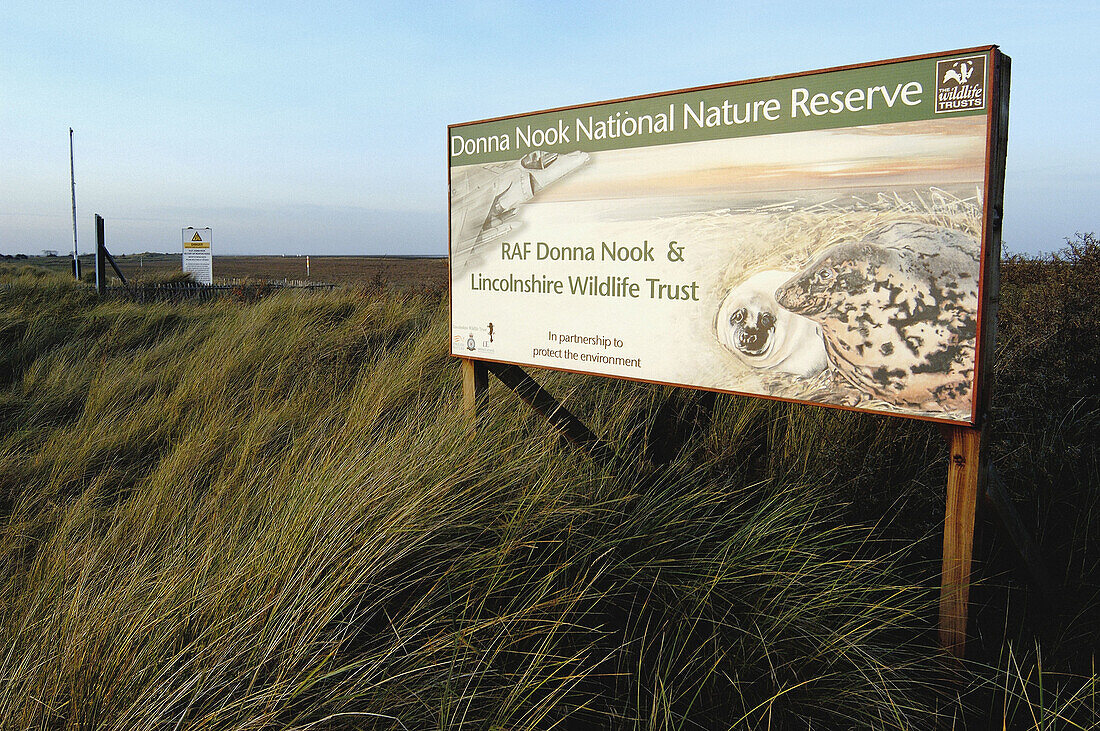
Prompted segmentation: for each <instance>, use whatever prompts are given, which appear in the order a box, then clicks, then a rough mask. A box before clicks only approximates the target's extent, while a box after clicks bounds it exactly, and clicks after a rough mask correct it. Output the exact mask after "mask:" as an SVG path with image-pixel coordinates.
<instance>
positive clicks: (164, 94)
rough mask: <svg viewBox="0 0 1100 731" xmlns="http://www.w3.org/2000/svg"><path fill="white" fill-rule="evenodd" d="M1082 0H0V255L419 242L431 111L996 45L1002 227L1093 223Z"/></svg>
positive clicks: (1096, 223)
mask: <svg viewBox="0 0 1100 731" xmlns="http://www.w3.org/2000/svg"><path fill="white" fill-rule="evenodd" d="M1098 27H1100V3H1096V2H1080V3H1059V2H1044V3H1031V2H1028V3H1011V2H1008V3H1006V2H996V3H994V2H984V1H983V2H966V1H964V0H959V1H958V2H930V3H884V2H876V3H870V2H843V1H840V0H838V1H834V2H830V3H808V2H805V3H783V2H772V3H766V4H757V3H752V4H744V3H735V2H722V3H686V2H669V3H665V2H649V3H643V2H592V1H591V0H588V1H587V2H560V3H554V2H541V3H536V2H472V3H463V2H450V3H423V4H416V5H413V4H409V5H406V4H391V3H369V2H362V3H344V2H329V3H320V4H317V5H316V6H314V5H312V4H308V3H302V2H294V3H283V2H265V3H207V2H193V3H179V2H172V3H158V2H143V3H122V2H110V1H103V2H98V3H77V2H73V3H54V2H24V1H23V0H15V1H14V2H12V1H11V0H8V2H5V3H3V4H0V253H9V254H10V253H16V252H20V251H22V252H27V253H38V252H40V251H42V250H44V249H57V250H59V251H61V252H67V251H71V249H72V219H71V202H70V193H69V140H68V130H69V127H73V128H74V129H75V130H76V180H77V198H78V200H77V205H78V214H79V217H78V224H79V238H80V243H81V249H82V250H83V251H88V250H89V248H90V244H91V242H92V240H93V225H92V220H93V214H95V213H99V214H101V215H103V216H104V218H105V219H106V220H107V236H108V245H109V247H110V248H111V249H112V251H114V252H116V253H128V252H137V251H178V250H179V246H180V229H181V228H182V227H184V226H210V227H212V228H213V231H214V252H215V254H229V253H275V254H278V253H311V254H334V253H351V254H382V253H391V254H444V253H446V250H447V241H446V231H447V208H446V191H447V183H446V164H447V150H446V126H447V124H449V123H454V122H464V121H470V120H474V119H483V118H487V117H494V116H499V115H506V114H515V113H521V112H527V111H533V110H537V109H545V108H550V107H557V106H565V105H571V104H579V103H584V102H591V101H599V100H603V99H611V98H617V97H623V96H630V95H635V94H645V93H651V92H657V91H664V90H669V89H678V88H685V87H692V86H699V85H705V84H716V83H723V82H729V81H737V80H740V79H748V78H755V77H761V76H770V75H776V74H784V73H792V72H798V71H805V70H810V69H817V68H825V67H831V66H837V65H843V64H849V63H858V62H864V61H873V60H877V59H884V58H894V57H900V56H907V55H915V54H921V53H929V52H935V51H945V50H951V49H955V48H966V47H971V46H978V45H986V44H990V43H996V44H999V45H1000V46H1001V49H1002V50H1003V51H1004V52H1005V53H1006V54H1008V55H1009V56H1011V57H1012V60H1013V69H1012V94H1011V100H1012V101H1011V121H1010V124H1009V156H1008V169H1007V175H1006V187H1005V191H1006V193H1005V218H1004V234H1003V239H1004V242H1005V246H1006V248H1007V250H1008V251H1010V252H1011V251H1017V252H1034V251H1039V250H1044V251H1050V250H1054V249H1057V248H1059V247H1060V246H1061V245H1062V242H1063V239H1064V238H1065V237H1068V236H1072V235H1073V234H1074V232H1076V231H1082V232H1085V231H1100V220H1098V216H1097V213H1096V210H1097V206H1096V203H1097V201H1100V195H1098V193H1100V182H1098V176H1097V175H1096V170H1097V169H1098V168H1100V146H1098V145H1097V141H1098V140H1097V137H1098V135H1097V131H1098V125H1097V109H1098V107H1100V72H1098V71H1097V69H1098V68H1100V51H1098V50H1097V44H1096V42H1095V38H1094V35H1095V33H1096V29H1097V28H1098Z"/></svg>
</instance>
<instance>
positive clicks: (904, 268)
mask: <svg viewBox="0 0 1100 731" xmlns="http://www.w3.org/2000/svg"><path fill="white" fill-rule="evenodd" d="M978 259H979V247H978V242H977V241H976V240H975V239H974V238H973V237H971V236H968V235H967V234H964V233H962V232H960V231H955V230H953V229H949V228H944V227H942V226H934V225H930V224H923V223H895V224H891V225H889V226H886V227H885V228H882V229H880V230H878V231H876V232H874V233H873V234H871V235H869V236H867V237H866V238H864V239H862V240H859V241H853V242H846V243H840V244H836V245H834V246H831V247H829V248H828V249H826V250H825V251H823V252H821V254H820V255H818V256H817V257H816V258H815V259H814V260H813V261H812V262H811V263H810V264H809V266H807V267H806V268H805V269H804V270H803V271H802V272H801V273H799V274H798V275H796V276H794V277H792V278H791V279H790V280H789V281H787V282H785V283H784V284H782V285H781V286H779V288H778V289H777V290H776V293H775V298H776V301H777V302H778V303H779V305H781V306H782V307H784V308H786V309H788V310H790V311H791V312H795V313H798V314H800V315H804V316H805V317H809V318H810V319H812V320H814V321H815V322H817V323H818V324H820V325H821V330H822V333H823V334H824V336H825V348H826V350H827V351H828V354H829V360H830V361H831V362H832V363H833V365H834V366H835V368H836V370H837V371H838V372H839V373H840V375H841V376H842V377H843V378H844V380H846V381H847V382H849V383H850V384H852V385H853V386H855V387H856V388H857V389H859V390H860V391H862V392H864V393H866V394H868V395H871V396H873V397H877V398H879V399H882V400H883V401H887V402H889V403H891V404H894V405H896V406H899V407H902V408H911V409H920V410H924V411H952V412H962V413H969V412H970V407H971V399H972V388H973V379H974V357H975V342H976V337H977V324H978V314H977V313H978V276H979V261H978Z"/></svg>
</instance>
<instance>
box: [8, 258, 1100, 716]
mask: <svg viewBox="0 0 1100 731" xmlns="http://www.w3.org/2000/svg"><path fill="white" fill-rule="evenodd" d="M280 258H281V257H280ZM173 259H174V260H176V263H175V264H173V268H174V267H175V266H176V265H178V259H177V258H176V257H173ZM318 260H320V258H318ZM313 261H314V260H313V259H312V258H311V265H313ZM51 263H53V262H51ZM268 263H271V264H272V266H274V263H273V262H266V261H265V263H264V266H267V264H268ZM298 263H302V264H303V266H304V262H297V263H295V264H294V265H295V266H297V265H298ZM280 264H281V262H280ZM390 264H392V268H391V269H388V270H384V271H388V272H389V273H390V274H391V275H393V277H389V276H386V277H385V278H383V279H381V280H379V278H377V277H375V276H374V274H373V273H372V272H371V271H369V270H364V271H363V272H362V277H361V278H360V281H359V283H357V284H349V285H348V286H341V287H338V288H336V289H334V290H332V291H314V292H308V291H282V292H278V293H274V294H270V295H269V296H261V297H258V298H250V299H247V300H242V299H239V298H235V297H232V296H227V297H223V298H220V299H214V300H211V301H207V302H202V303H199V302H186V301H185V302H176V303H171V302H157V303H147V304H139V303H135V302H132V301H129V300H126V299H123V298H118V297H112V298H109V299H104V300H100V299H98V298H97V297H96V295H95V294H94V293H93V292H92V290H91V289H90V288H89V287H88V286H86V285H80V284H76V283H74V282H72V281H71V280H70V279H66V278H65V277H64V276H62V275H61V274H58V273H56V272H50V271H49V270H47V269H45V268H43V267H41V266H30V265H27V263H26V262H8V263H0V606H2V607H3V611H2V612H0V727H2V728H4V729H51V730H52V729H73V730H76V729H127V730H131V729H196V730H197V729H235V730H240V731H244V730H245V729H299V730H301V731H307V730H310V729H317V730H319V729H325V730H333V729H386V730H391V729H392V730H394V731H396V730H399V729H405V730H410V731H411V730H414V729H415V730H419V729H460V728H464V729H471V730H475V729H476V730H479V731H480V730H491V729H497V730H504V729H508V730H509V731H511V730H514V729H530V730H531V731H536V730H545V729H551V728H561V729H654V730H656V729H685V730H687V729H730V728H738V729H739V728H759V729H807V728H813V729H848V728H861V729H862V728H884V729H886V728H888V729H917V730H922V731H923V730H925V729H935V728H955V729H961V728H973V729H987V728H998V729H999V728H1008V729H1017V728H1020V729H1048V728H1049V729H1053V728H1058V729H1075V728H1080V729H1083V728H1096V727H1097V724H1098V723H1100V692H1098V681H1100V677H1098V675H1097V668H1096V657H1097V645H1098V637H1100V540H1097V537H1098V536H1100V450H1098V449H1097V447H1098V436H1097V435H1098V434H1100V246H1098V245H1097V243H1096V241H1095V240H1094V239H1093V238H1092V237H1091V236H1083V237H1078V239H1077V240H1075V241H1073V242H1070V244H1069V246H1068V247H1067V248H1066V249H1065V250H1063V251H1062V252H1060V253H1059V254H1057V255H1054V256H1049V257H1041V258H1026V257H1011V258H1009V259H1007V260H1006V261H1005V262H1004V264H1003V268H1002V279H1003V284H1002V293H1001V315H1000V324H999V340H998V352H997V372H996V385H995V391H994V393H995V396H994V413H993V415H992V421H991V429H992V447H991V458H992V461H993V463H994V464H995V465H996V467H997V469H998V471H999V472H1000V473H1001V474H1002V475H1003V476H1004V478H1005V481H1006V483H1007V485H1008V489H1009V491H1010V492H1011V494H1012V496H1013V498H1014V500H1015V501H1016V504H1017V506H1018V508H1019V510H1020V512H1021V514H1022V516H1023V519H1024V522H1025V523H1026V524H1027V525H1028V527H1029V528H1030V529H1031V530H1032V531H1033V532H1034V534H1035V536H1036V538H1037V540H1038V542H1039V545H1040V548H1041V550H1042V553H1043V558H1044V560H1045V562H1046V565H1047V567H1048V570H1049V573H1050V582H1051V584H1052V586H1053V589H1052V590H1051V591H1049V592H1046V593H1039V592H1037V591H1035V590H1034V589H1032V588H1030V587H1029V586H1028V584H1027V581H1026V578H1025V576H1024V574H1023V572H1022V571H1021V570H1020V567H1019V564H1018V562H1017V561H1016V560H1015V558H1014V557H1013V554H1012V550H1011V548H1010V545H1009V544H1008V542H1007V541H1006V540H1005V539H1004V538H1003V535H1002V534H1001V533H1000V532H999V531H998V529H997V528H996V526H995V525H994V524H993V522H992V519H991V518H990V517H989V515H990V511H985V512H984V513H983V517H981V518H980V522H981V528H982V531H981V535H980V539H979V541H978V544H977V547H976V559H977V563H976V566H975V579H976V581H977V584H976V585H975V587H974V589H973V592H972V599H973V609H972V622H971V634H970V642H969V646H968V656H969V659H968V660H967V662H965V663H963V664H957V663H955V662H953V661H952V660H951V659H950V658H948V657H946V656H945V655H943V654H942V653H941V652H940V651H939V650H938V649H937V647H936V632H935V623H936V603H937V592H938V588H937V587H938V572H939V560H940V550H941V545H942V543H941V541H942V521H943V510H944V484H945V474H946V461H947V451H946V448H945V446H944V444H943V441H942V439H941V437H940V435H939V433H938V431H937V430H936V428H935V427H934V426H933V425H931V424H927V423H923V422H915V421H911V420H903V419H897V418H885V417H874V416H868V415H861V414H854V413H849V412H841V411H834V410H829V409H824V408H814V407H803V406H794V405H788V404H781V403H775V402H767V401H762V400H758V399H748V398H741V397H734V396H724V395H719V396H713V395H709V394H705V393H701V392H694V391H688V390H683V389H671V388H663V387H656V386H649V385H644V384H632V383H626V382H620V381H613V380H608V379H600V378H586V377H579V376H573V375H568V374H561V373H553V372H546V371H538V372H535V375H536V377H537V378H538V379H539V381H540V382H541V383H543V384H544V386H545V387H546V388H547V389H549V390H550V391H551V392H553V393H554V394H555V395H557V396H558V397H559V398H560V399H563V400H564V401H565V403H566V404H567V406H568V408H570V409H571V410H572V411H573V412H574V413H577V414H578V415H580V416H581V417H582V418H583V419H584V420H585V421H586V422H587V423H588V425H589V426H590V427H591V428H592V429H593V430H594V431H596V432H597V433H599V434H601V435H602V436H604V437H605V438H607V439H608V440H609V441H610V442H611V443H612V444H613V445H614V446H615V448H616V450H617V452H618V458H617V459H615V460H613V461H611V462H609V463H606V464H604V463H596V462H593V461H591V460H588V459H587V458H586V457H584V456H583V455H582V454H579V453H578V452H577V451H576V450H574V449H572V448H571V447H570V446H569V445H567V444H564V443H563V442H562V441H561V439H560V438H559V437H558V435H557V434H556V433H555V432H554V431H553V429H552V428H551V427H549V426H548V425H547V424H546V423H545V422H544V421H543V420H542V419H540V418H538V417H537V416H535V415H533V414H532V412H531V411H530V410H529V409H527V408H526V407H525V406H524V405H523V404H522V403H521V402H519V401H518V399H516V398H515V397H514V396H513V395H512V394H511V392H509V391H507V390H506V389H504V388H503V387H502V386H501V385H500V384H499V383H495V384H493V385H492V386H491V388H490V390H489V393H488V397H487V399H486V403H485V407H484V414H483V418H482V419H481V421H480V423H479V425H478V431H477V434H476V438H474V437H472V436H471V433H470V431H469V430H468V427H467V424H466V421H465V419H464V416H463V412H462V409H461V403H460V402H461V387H460V380H459V371H458V366H457V363H456V361H455V360H454V359H452V358H451V357H450V356H449V355H448V354H447V342H448V322H447V300H446V295H445V293H444V292H443V291H442V288H443V286H445V284H446V282H445V279H446V274H445V272H446V262H445V261H441V260H436V261H434V262H431V263H430V264H424V265H422V266H424V267H427V269H417V268H416V267H415V266H414V267H413V269H411V270H410V271H411V272H412V273H407V274H404V275H401V276H402V277H404V278H405V279H406V280H408V279H410V278H411V280H412V285H410V284H409V282H408V281H406V282H405V283H402V282H398V281H396V279H395V278H396V277H397V268H398V264H397V263H393V262H390ZM402 265H403V264H402ZM67 266H68V262H67V260H64V259H61V268H62V269H64V268H65V267H67ZM218 266H219V264H218V260H215V267H216V274H218V275H220V274H221V272H220V271H218V270H217V267H218ZM287 266H290V265H287ZM314 266H323V265H314ZM417 266H421V265H417ZM433 267H435V268H439V269H440V271H442V272H443V273H442V274H441V275H432V276H438V279H436V280H433V281H436V282H437V284H436V285H434V286H427V285H425V286H420V285H421V284H423V280H424V278H426V277H428V276H429V275H428V274H427V273H426V272H427V270H428V269H431V268H433ZM139 268H140V267H139ZM227 268H228V262H227ZM244 268H246V269H249V272H248V273H249V274H251V275H259V276H264V277H269V278H278V277H279V273H278V272H280V271H283V270H281V269H275V268H271V269H262V271H261V270H260V268H259V266H258V264H256V263H255V262H251V263H249V264H248V265H247V266H245V267H244ZM286 271H287V272H288V273H287V274H284V275H283V276H285V277H286V278H300V277H297V276H295V275H294V274H292V273H290V272H289V270H286ZM433 271H434V270H433ZM328 276H329V275H327V274H324V269H318V273H317V278H322V277H328ZM364 278H365V279H366V280H368V281H367V282H363V281H362V280H363V279H364ZM440 279H441V280H442V281H439V280H440ZM364 285H366V286H364Z"/></svg>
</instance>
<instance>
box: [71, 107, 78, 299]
mask: <svg viewBox="0 0 1100 731" xmlns="http://www.w3.org/2000/svg"><path fill="white" fill-rule="evenodd" d="M69 181H70V182H71V183H72V186H73V275H74V276H75V277H76V279H77V281H80V250H79V249H78V248H77V245H76V164H75V163H74V162H73V128H72V127H69Z"/></svg>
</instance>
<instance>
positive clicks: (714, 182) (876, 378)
mask: <svg viewBox="0 0 1100 731" xmlns="http://www.w3.org/2000/svg"><path fill="white" fill-rule="evenodd" d="M1003 58H1004V57H1003V56H1001V55H1000V54H999V52H998V51H997V50H996V48H994V47H985V48H978V49H969V50H966V51H957V52H952V53H946V54H937V55H932V56H924V57H917V58H908V59H901V60H894V61H884V62H879V63H874V64H868V65H862V66H858V67H846V68H841V69H834V70H829V71H819V72H811V73H806V74H799V75H793V76H786V77H777V78H771V79H765V80H760V81H751V82H742V83H735V84H728V85H723V86H714V87H706V88H701V89H693V90H686V91H677V92H668V93H663V94H656V95H652V96H645V97H639V98H632V99H625V100H619V101H611V102H603V103H597V104H589V105H584V106H579V107H573V108H567V109H559V110H551V111H545V112H536V113H532V114H525V115H520V116H515V117H507V118H501V119H493V120H488V121H482V122H471V123H467V124H458V125H452V126H451V127H450V128H449V129H448V154H449V171H450V255H451V256H450V267H451V270H450V273H451V338H452V340H451V353H452V354H453V355H455V356H461V357H466V358H474V359H478V360H487V361H501V362H507V363H514V364H519V365H528V366H537V367H543V368H553V369H559V370H566V371H574V372H582V373H591V374H599V375H606V376H613V377H619V378H628V379H632V380H639V381H648V382H659V383H666V384H672V385H681V386H690V387H696V388H706V389H712V390H717V391H724V392H732V393H741V394H750V395H759V396H766V397H770V398H779V399H785V400H792V401H800V402H812V403H820V404H827V405H834V406H841V407H848V408H854V409H859V410H865V411H872V412H879V413H889V414H898V415H906V416H912V417H917V418H925V419H932V420H937V421H945V422H951V423H963V424H968V423H973V422H974V420H975V418H976V412H977V409H978V406H977V403H978V402H977V398H978V391H979V384H978V373H979V371H980V370H981V369H980V368H979V362H980V355H981V353H980V352H979V351H980V350H981V347H980V344H981V341H982V338H981V325H982V320H983V312H982V309H983V308H982V306H981V303H982V301H983V299H982V298H983V294H986V293H984V292H983V282H984V281H985V280H984V277H985V276H986V269H987V268H989V267H996V266H997V261H996V257H997V253H996V252H997V248H998V247H997V246H996V245H992V246H991V245H990V240H991V235H993V234H992V233H991V231H990V230H989V229H990V225H989V221H991V220H992V217H991V216H990V208H989V201H990V200H995V201H999V200H1000V195H1001V190H1002V188H1003V169H994V168H995V167H996V166H991V155H992V151H994V150H996V149H1002V150H1003V140H1000V141H999V140H997V139H994V137H997V136H1003V134H1005V133H1004V130H1003V127H998V126H997V125H995V124H994V123H993V122H994V119H995V116H996V115H995V112H996V111H997V110H998V104H999V100H998V99H997V98H996V96H997V91H996V89H997V88H998V87H997V84H996V83H995V82H996V80H997V69H996V66H997V64H998V62H999V61H1000V59H1003ZM998 129H1000V130H1001V131H1000V132H998V131H997V130H998ZM998 144H1000V145H1001V146H1000V148H998Z"/></svg>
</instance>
